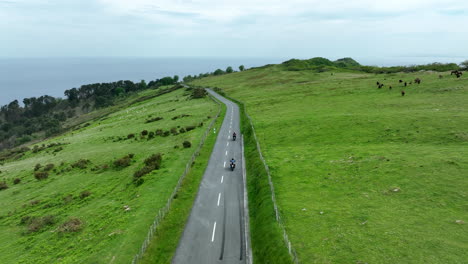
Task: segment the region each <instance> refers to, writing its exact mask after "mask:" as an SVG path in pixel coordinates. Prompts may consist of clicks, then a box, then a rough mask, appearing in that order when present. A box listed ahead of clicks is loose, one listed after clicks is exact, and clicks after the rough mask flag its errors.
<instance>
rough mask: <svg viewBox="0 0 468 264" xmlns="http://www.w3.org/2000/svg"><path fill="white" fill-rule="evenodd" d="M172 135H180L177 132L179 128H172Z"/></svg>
mask: <svg viewBox="0 0 468 264" xmlns="http://www.w3.org/2000/svg"><path fill="white" fill-rule="evenodd" d="M171 134H172V135H174V136H176V135H178V134H179V132H178V131H177V127H173V128H171Z"/></svg>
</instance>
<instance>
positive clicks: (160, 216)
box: [132, 95, 222, 264]
mask: <svg viewBox="0 0 468 264" xmlns="http://www.w3.org/2000/svg"><path fill="white" fill-rule="evenodd" d="M209 97H210V98H211V100H213V101H214V102H215V103H217V104H218V105H219V106H220V107H219V110H218V113H217V114H216V116H215V118H214V119H213V121H211V123H210V125H209V126H208V129H207V130H206V131H205V133H204V134H203V136H202V139H201V141H200V144H198V147H197V149H196V150H195V152H194V153H193V154H192V157H191V158H190V160H189V162H188V163H187V165H186V166H185V170H184V172H183V173H182V175H181V176H180V177H179V180H178V182H177V185H176V187H175V188H174V190H173V191H172V193H171V195H170V196H169V199H168V200H167V203H166V205H165V206H164V207H163V208H161V209H159V211H158V214H157V215H156V217H155V219H154V221H153V224H152V225H151V226H150V228H149V231H148V234H147V235H146V239H145V241H143V244H142V245H141V248H140V251H139V252H138V253H137V254H136V255H135V257H133V260H132V264H136V263H138V261H140V260H141V258H142V257H143V254H145V251H146V249H147V248H148V245H149V243H150V241H151V239H152V238H153V235H154V232H156V229H157V228H158V226H159V223H160V222H161V221H162V220H163V219H164V217H165V216H166V214H167V212H169V209H170V208H171V204H172V201H173V200H174V196H175V195H176V193H177V192H178V191H179V189H180V185H181V184H182V181H183V180H184V178H185V176H186V175H187V174H188V173H189V171H190V169H191V168H192V164H193V162H194V161H195V159H196V157H197V156H198V155H199V154H200V150H201V148H202V147H203V145H204V144H205V140H206V138H207V136H208V133H210V131H211V128H213V126H214V124H215V122H216V120H217V119H218V117H219V115H220V114H221V110H222V107H221V104H220V102H218V101H217V100H216V99H214V98H213V97H212V96H210V95H209Z"/></svg>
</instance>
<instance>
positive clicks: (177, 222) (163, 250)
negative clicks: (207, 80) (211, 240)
mask: <svg viewBox="0 0 468 264" xmlns="http://www.w3.org/2000/svg"><path fill="white" fill-rule="evenodd" d="M221 105H222V112H221V114H220V115H219V117H218V120H216V123H215V125H214V128H216V130H217V131H219V130H220V128H221V125H222V124H223V121H224V116H225V114H226V106H225V105H224V104H221ZM217 136H218V134H216V133H209V134H208V137H207V138H206V141H205V144H204V146H203V147H202V149H201V151H200V155H199V156H198V157H197V160H196V161H195V163H194V164H193V166H192V169H191V171H190V172H189V173H188V174H187V176H186V177H185V179H184V181H183V182H182V185H181V188H180V189H179V191H178V192H177V194H176V198H175V199H174V201H173V202H172V205H171V209H170V210H169V213H168V214H167V215H166V217H165V218H164V220H163V221H162V222H160V225H159V227H158V228H157V229H156V232H155V235H154V238H153V240H152V241H151V243H150V245H149V247H148V249H147V250H146V252H145V255H144V256H143V259H142V261H141V263H148V264H150V263H161V264H162V263H171V261H172V258H173V257H174V254H175V252H176V249H177V246H178V244H179V241H180V238H181V236H182V234H183V231H184V229H185V224H186V222H187V221H188V217H189V215H190V212H191V210H192V206H193V203H194V201H195V198H196V196H197V193H198V188H199V186H200V182H201V180H202V178H203V174H204V173H205V169H206V166H207V165H208V161H209V159H210V157H211V152H212V150H213V147H214V145H215V143H216V138H217Z"/></svg>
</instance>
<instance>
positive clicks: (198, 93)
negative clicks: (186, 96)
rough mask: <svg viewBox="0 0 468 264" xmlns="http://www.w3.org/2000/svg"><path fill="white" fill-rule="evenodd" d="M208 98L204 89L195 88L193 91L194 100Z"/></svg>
mask: <svg viewBox="0 0 468 264" xmlns="http://www.w3.org/2000/svg"><path fill="white" fill-rule="evenodd" d="M205 96H206V91H205V89H203V88H195V89H193V91H192V98H194V99H197V98H203V97H205Z"/></svg>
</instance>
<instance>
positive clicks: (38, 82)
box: [0, 56, 466, 105]
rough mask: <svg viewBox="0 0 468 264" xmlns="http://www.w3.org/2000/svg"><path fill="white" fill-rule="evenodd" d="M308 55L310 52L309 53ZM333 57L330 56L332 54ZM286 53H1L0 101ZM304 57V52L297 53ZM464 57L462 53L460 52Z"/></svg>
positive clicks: (406, 59)
mask: <svg viewBox="0 0 468 264" xmlns="http://www.w3.org/2000/svg"><path fill="white" fill-rule="evenodd" d="M311 57H314V56H311ZM338 58H339V57H336V58H334V57H330V58H329V59H331V60H336V59H338ZM288 59H291V58H273V57H272V58H262V57H245V58H235V57H225V58H219V57H2V58H0V93H1V94H2V96H0V105H5V104H8V103H9V102H11V101H13V100H18V101H19V102H20V103H22V101H23V99H24V98H29V97H39V96H42V95H50V96H54V97H62V98H63V97H64V95H63V92H64V91H65V90H68V89H71V88H75V87H76V88H78V87H80V86H81V85H85V84H91V83H102V82H115V81H119V80H131V81H134V82H137V81H141V80H145V81H147V82H149V81H151V80H155V79H158V78H162V77H165V76H174V75H178V76H179V77H180V79H182V78H183V77H184V76H187V75H198V74H200V73H206V72H213V71H215V70H216V69H218V68H220V69H223V70H224V69H226V67H228V66H231V67H233V68H234V70H237V69H238V67H239V66H240V65H244V66H245V67H246V68H251V67H258V66H263V65H266V64H278V63H281V62H283V61H286V60H288ZM298 59H307V58H300V57H299V58H298ZM353 59H355V60H356V61H358V62H359V63H361V64H362V65H372V66H397V65H401V66H408V65H415V64H428V63H433V62H440V63H448V62H453V63H460V62H462V61H463V60H464V58H463V57H451V56H438V57H431V56H412V57H410V56H396V57H385V58H384V57H382V58H379V57H372V58H365V57H353ZM465 59H466V58H465Z"/></svg>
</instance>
